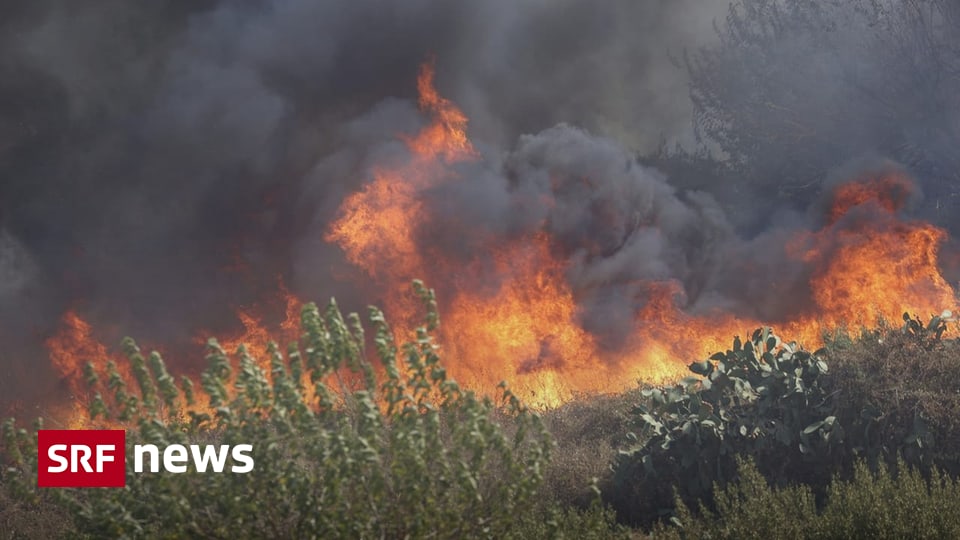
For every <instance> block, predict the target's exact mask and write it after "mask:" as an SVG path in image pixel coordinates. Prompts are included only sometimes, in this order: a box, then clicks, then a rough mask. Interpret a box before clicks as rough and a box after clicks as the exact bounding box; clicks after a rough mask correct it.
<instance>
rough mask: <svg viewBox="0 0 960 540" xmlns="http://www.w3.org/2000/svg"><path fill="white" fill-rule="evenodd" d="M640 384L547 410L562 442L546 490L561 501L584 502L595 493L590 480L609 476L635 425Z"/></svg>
mask: <svg viewBox="0 0 960 540" xmlns="http://www.w3.org/2000/svg"><path fill="white" fill-rule="evenodd" d="M640 399H641V398H640V393H639V390H636V391H629V392H625V393H623V394H617V395H603V396H581V397H580V398H578V399H576V400H574V401H571V402H570V403H567V404H566V405H564V406H562V407H559V408H557V409H553V410H550V411H547V412H546V413H544V415H543V418H544V422H545V423H546V426H547V429H548V430H549V431H550V433H551V434H552V435H553V437H554V439H555V441H556V443H557V447H556V449H555V451H554V453H553V459H552V460H551V463H550V466H549V467H548V468H547V471H546V473H545V478H544V491H545V492H546V493H548V494H551V495H552V496H554V497H556V498H557V500H558V501H560V502H563V503H567V504H573V505H576V506H580V507H585V506H587V505H589V504H590V502H591V501H592V500H593V499H594V498H595V496H594V493H593V490H592V489H591V484H592V482H593V479H594V478H596V479H597V481H598V482H597V483H598V486H599V487H601V488H603V486H604V485H605V484H606V483H607V482H608V481H609V480H610V476H611V470H610V464H611V463H612V462H613V459H614V457H615V456H616V454H617V450H619V449H620V448H621V446H622V445H623V444H624V442H625V439H624V435H625V434H626V433H627V432H628V431H631V429H632V426H633V424H632V422H634V419H633V418H632V415H631V414H630V409H631V408H632V407H633V406H634V405H635V404H636V403H638V402H639V400H640Z"/></svg>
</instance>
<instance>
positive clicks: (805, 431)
mask: <svg viewBox="0 0 960 540" xmlns="http://www.w3.org/2000/svg"><path fill="white" fill-rule="evenodd" d="M831 418H832V417H831ZM823 424H824V421H823V420H819V421H817V422H814V423H812V424H810V425H809V426H807V427H805V428H804V429H803V434H804V435H810V434H811V433H816V431H817V430H818V429H820V427H821V426H823Z"/></svg>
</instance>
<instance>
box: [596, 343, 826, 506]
mask: <svg viewBox="0 0 960 540" xmlns="http://www.w3.org/2000/svg"><path fill="white" fill-rule="evenodd" d="M822 354H823V351H817V352H808V351H805V350H803V349H802V348H800V347H799V346H798V345H797V344H796V343H792V342H791V343H784V342H782V341H781V340H780V338H779V337H777V336H776V335H775V334H773V333H772V332H771V331H770V329H769V328H762V329H758V330H756V331H755V332H753V334H752V335H751V337H750V339H749V340H747V341H746V342H742V341H741V340H740V338H739V337H737V338H736V339H734V341H733V347H732V348H731V349H730V350H727V351H726V352H722V353H717V354H714V355H713V356H712V357H710V358H709V359H707V360H704V361H701V362H694V363H692V364H691V365H690V370H691V371H692V372H693V373H694V374H695V375H693V376H690V377H687V378H685V379H683V380H682V381H681V382H680V383H679V384H677V385H675V386H673V387H667V388H652V389H648V390H645V391H644V396H646V397H647V398H648V401H647V403H645V404H641V405H638V406H637V407H636V409H635V414H636V415H637V418H638V420H639V423H640V425H641V427H642V430H643V431H642V432H641V436H642V437H643V439H642V441H643V442H642V443H641V442H640V441H641V438H640V437H638V436H637V435H634V434H628V437H629V438H632V439H633V440H635V441H637V444H636V445H635V446H634V447H633V448H631V449H628V450H624V451H622V452H621V454H620V456H619V459H618V461H617V463H616V472H615V477H614V482H615V484H616V485H617V487H616V489H615V496H614V501H613V502H614V503H615V505H616V506H617V507H618V509H619V510H620V511H621V513H623V514H625V515H626V516H628V519H638V520H642V519H643V518H646V519H649V517H650V516H656V515H666V514H668V513H669V508H670V506H671V502H672V499H673V496H672V493H671V490H672V485H673V484H676V485H677V488H678V489H679V492H680V494H681V495H682V498H683V499H684V500H687V501H692V500H698V499H703V498H705V497H706V496H707V495H709V493H710V489H711V487H712V485H713V483H714V482H720V483H721V484H723V483H726V482H728V481H730V480H732V479H734V478H735V477H736V460H735V457H736V456H737V455H744V454H749V455H754V456H757V458H758V460H761V461H762V462H763V463H764V464H768V465H769V466H770V467H771V468H775V469H777V471H776V474H775V476H776V477H778V478H783V479H787V478H791V477H793V476H794V475H796V474H808V475H809V474H815V470H814V469H816V467H813V466H806V467H803V466H801V465H802V464H804V463H808V464H811V465H812V464H813V463H821V464H822V462H823V460H824V456H829V455H830V454H831V453H832V452H833V451H834V450H835V448H836V447H837V446H838V445H839V444H840V443H841V442H842V441H843V437H844V430H843V428H842V427H841V426H840V424H839V423H838V422H837V419H836V417H835V416H834V415H833V414H832V408H833V404H832V399H831V398H832V396H831V395H830V394H829V393H828V392H827V391H826V390H825V389H824V387H823V385H822V384H821V382H822V377H823V375H824V374H825V373H827V364H826V362H824V360H823V357H822Z"/></svg>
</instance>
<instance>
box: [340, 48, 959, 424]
mask: <svg viewBox="0 0 960 540" xmlns="http://www.w3.org/2000/svg"><path fill="white" fill-rule="evenodd" d="M433 74H434V73H433V69H432V66H430V65H426V66H424V67H423V68H422V69H421V72H420V76H419V78H418V84H417V87H418V90H419V92H420V102H419V103H420V107H421V109H422V110H423V111H424V112H425V113H427V114H428V115H429V116H430V117H431V119H432V121H431V123H430V124H428V125H427V126H426V127H424V128H423V129H421V130H420V132H419V133H417V134H416V135H414V136H412V137H406V136H405V137H402V138H403V140H405V141H406V142H407V145H408V147H409V149H410V151H411V158H410V160H409V162H408V163H406V164H404V165H403V166H400V167H397V168H393V169H376V170H374V171H373V180H372V181H371V182H370V183H368V184H367V185H366V186H365V187H364V188H363V189H362V190H360V191H359V192H357V193H354V194H352V195H350V196H348V197H347V198H346V199H345V200H344V202H343V204H342V205H341V208H340V214H339V217H338V219H337V220H335V221H334V222H333V223H332V224H331V226H330V228H329V230H328V232H327V234H326V236H325V239H326V240H327V241H330V242H334V243H337V244H338V245H339V246H340V247H341V248H342V249H343V251H344V253H345V255H346V257H347V259H348V260H349V261H350V262H351V263H352V264H354V265H356V266H357V267H359V268H360V269H361V270H363V271H364V272H365V273H366V274H367V275H368V276H370V277H372V278H373V279H374V280H375V281H377V282H378V284H380V285H384V286H386V289H387V290H388V291H396V290H398V289H403V288H404V287H405V285H406V284H407V283H409V280H411V279H414V278H423V279H426V280H427V281H428V283H454V286H452V287H447V288H446V289H444V290H445V291H446V292H447V294H450V295H451V297H449V298H446V299H443V298H441V301H442V304H443V306H442V308H441V314H442V315H443V317H444V321H445V322H444V325H443V326H442V327H441V330H440V332H441V343H442V344H443V346H444V347H445V351H446V358H447V359H448V364H449V369H450V371H451V373H452V374H453V375H454V377H456V378H457V379H458V380H459V381H460V382H461V383H463V384H465V385H467V386H468V387H472V388H476V389H479V390H483V389H491V388H493V387H494V385H496V384H497V383H498V382H499V381H500V380H501V379H506V380H508V382H509V383H510V384H511V386H512V388H513V389H514V391H515V392H517V393H518V394H519V395H521V396H522V397H524V398H525V399H526V400H527V401H528V402H531V403H534V404H540V405H544V406H552V405H556V404H559V403H562V402H563V401H566V400H568V399H570V397H571V396H573V395H574V394H576V393H579V392H597V391H619V390H622V389H625V388H627V387H630V386H632V385H633V384H636V382H637V380H638V379H644V380H647V381H651V380H653V381H663V380H668V379H675V378H677V377H679V376H681V375H682V374H683V373H685V372H686V365H687V364H688V363H689V362H690V361H691V360H695V359H699V358H704V357H706V356H708V355H709V354H711V353H713V352H716V351H717V350H725V349H727V348H728V347H729V346H730V341H731V339H732V337H733V336H734V335H736V334H741V333H743V332H747V331H750V330H752V329H753V328H756V327H758V326H762V325H763V324H764V323H763V322H761V321H756V320H750V319H746V318H738V317H734V316H732V315H730V314H727V313H712V314H708V315H699V316H694V315H690V314H687V313H685V312H683V311H682V310H681V309H680V308H679V307H678V302H677V299H678V295H680V293H681V292H682V287H681V286H680V284H679V283H676V282H672V281H665V282H659V283H648V284H646V285H645V286H646V289H647V290H646V293H647V296H648V298H647V299H646V303H645V304H644V307H643V308H642V309H641V310H640V311H639V312H638V313H637V314H636V320H635V328H634V331H633V333H632V335H631V337H630V338H629V340H628V343H626V344H624V345H623V346H622V347H619V348H618V349H617V350H616V351H610V350H605V349H604V348H603V347H601V345H600V344H599V343H598V342H597V339H596V338H595V337H594V336H593V335H592V334H590V333H589V332H587V331H586V330H584V329H583V328H582V327H581V326H580V325H579V324H577V320H576V303H575V299H574V292H573V291H572V290H571V289H570V287H569V285H568V284H567V283H566V281H565V280H564V279H563V271H564V269H565V263H564V262H563V261H561V260H558V259H557V258H556V257H555V256H554V255H553V254H551V252H550V239H549V238H548V237H547V236H546V235H545V234H538V235H532V236H530V237H527V238H523V239H518V240H513V241H508V242H505V243H503V244H502V245H497V246H496V247H495V249H494V250H493V251H492V252H491V253H489V254H484V258H489V259H491V260H487V261H484V262H485V264H484V265H483V268H480V263H479V262H476V263H475V264H467V265H463V264H461V265H460V266H454V265H453V264H452V263H449V262H447V261H446V260H445V259H444V257H443V255H442V254H438V253H434V252H432V251H429V252H427V251H424V250H423V249H422V248H421V247H420V245H419V244H418V242H417V238H416V234H417V231H418V229H419V227H421V226H422V224H423V223H425V222H426V220H427V219H429V217H430V216H429V214H428V212H429V209H428V208H426V207H425V206H424V204H423V202H422V197H421V193H422V192H423V191H424V190H426V189H428V188H430V187H434V186H438V185H442V184H443V183H446V182H456V181H459V179H458V177H457V175H456V174H455V172H454V171H453V170H452V169H451V168H450V167H449V165H450V164H453V163H456V162H461V161H470V160H474V159H477V157H478V156H477V153H476V151H475V150H474V149H473V147H472V145H471V144H470V141H469V139H468V138H467V137H466V124H467V119H466V117H465V115H464V114H463V113H462V112H461V111H460V110H459V109H457V108H456V107H455V106H454V105H453V104H452V103H450V102H449V101H447V100H446V99H444V98H442V97H440V96H439V95H438V94H437V92H436V90H435V88H434V86H433ZM909 190H910V183H909V180H908V179H906V178H904V177H902V176H897V175H886V176H881V177H878V178H874V179H870V180H868V181H864V182H858V183H855V184H848V185H844V186H841V187H839V188H837V190H836V192H835V196H834V198H833V204H832V206H831V207H830V208H829V209H828V212H827V216H828V225H827V226H826V228H824V230H822V231H819V232H815V233H807V234H801V235H799V236H798V237H797V238H796V239H794V241H793V242H792V243H791V248H793V249H791V250H790V253H791V254H792V255H793V256H795V257H797V258H798V259H800V260H802V261H804V262H805V263H807V264H809V265H812V267H813V268H814V271H813V275H812V277H811V279H810V282H809V286H810V291H811V296H812V297H811V299H810V302H809V304H810V306H808V307H807V309H799V308H798V310H797V313H796V315H795V316H794V317H793V318H792V319H790V320H785V321H767V323H770V322H772V323H775V324H776V326H777V329H778V330H779V331H781V332H782V333H783V334H784V335H785V336H787V337H789V338H790V339H796V340H798V341H800V342H801V343H803V344H805V345H806V346H808V347H815V346H818V345H820V344H821V343H822V339H823V332H824V331H827V330H830V329H833V328H836V327H838V326H841V325H845V324H854V325H864V326H874V325H876V324H877V323H878V322H879V321H880V320H881V319H885V320H897V319H898V318H899V315H900V314H901V313H902V312H903V311H904V310H909V311H911V312H914V313H917V314H921V315H924V316H925V315H927V314H932V313H939V312H940V311H942V310H943V309H944V308H948V307H952V306H953V304H954V302H955V295H954V291H953V289H952V288H951V287H950V286H949V285H948V284H947V283H946V282H945V281H944V280H943V278H942V276H941V275H940V272H939V269H938V265H937V251H938V249H939V246H940V244H941V243H942V241H943V239H944V238H945V234H944V232H943V231H941V230H939V229H937V228H935V227H933V226H930V225H928V224H924V223H917V222H901V221H899V220H898V219H897V218H896V216H894V215H893V212H895V211H897V210H898V209H900V208H901V207H902V206H903V203H904V202H905V200H906V197H907V195H909ZM868 202H875V203H876V204H877V206H878V207H879V208H880V209H882V210H886V211H887V212H889V213H890V215H889V216H887V217H886V218H885V219H883V220H881V221H880V224H879V225H876V224H873V225H875V226H873V228H867V226H866V225H862V226H861V227H860V228H857V225H848V226H847V228H845V229H844V228H840V227H839V226H838V225H837V226H835V224H836V223H837V221H838V220H839V219H840V218H841V217H842V216H843V215H845V214H846V213H847V212H848V211H849V210H850V209H851V208H853V207H855V206H859V205H862V204H864V203H868ZM490 274H493V275H494V276H496V280H497V284H496V285H494V286H491V285H481V284H485V283H488V282H489V281H490V280H489V275H490ZM483 276H487V279H483ZM451 291H452V292H451ZM388 294H393V293H388ZM410 304H411V303H410V302H409V301H408V299H406V298H405V297H403V296H401V295H396V294H393V296H388V298H387V300H386V308H387V312H388V314H389V315H390V316H391V317H392V318H394V320H395V321H397V322H398V323H399V324H400V325H401V326H402V325H403V324H408V325H409V324H413V323H414V322H415V321H416V318H415V316H414V313H413V311H412V310H411V305H410Z"/></svg>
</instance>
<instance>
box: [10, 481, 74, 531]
mask: <svg viewBox="0 0 960 540" xmlns="http://www.w3.org/2000/svg"><path fill="white" fill-rule="evenodd" d="M72 529H73V523H72V522H71V521H70V517H69V516H68V515H67V512H66V511H64V510H63V509H62V508H58V507H57V506H55V505H53V504H50V503H48V502H40V503H28V502H20V501H15V500H14V499H12V498H11V497H10V495H9V494H8V493H7V490H6V489H4V488H3V487H2V486H0V540H14V539H17V540H21V539H34V538H36V539H44V540H46V539H49V538H59V537H62V536H64V535H65V534H67V533H68V532H69V531H71V530H72Z"/></svg>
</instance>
